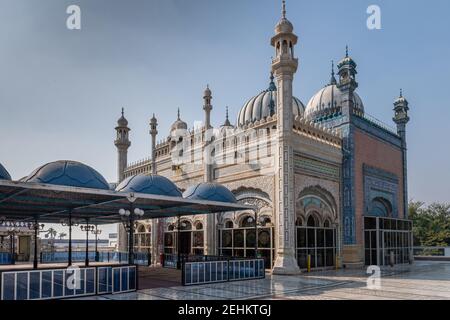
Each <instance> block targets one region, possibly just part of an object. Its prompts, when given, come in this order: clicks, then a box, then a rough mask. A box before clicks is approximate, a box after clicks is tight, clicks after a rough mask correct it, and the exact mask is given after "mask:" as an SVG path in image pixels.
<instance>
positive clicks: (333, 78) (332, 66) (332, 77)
mask: <svg viewBox="0 0 450 320" xmlns="http://www.w3.org/2000/svg"><path fill="white" fill-rule="evenodd" d="M336 83H337V81H336V78H335V77H334V61H333V60H331V80H330V85H333V84H336Z"/></svg>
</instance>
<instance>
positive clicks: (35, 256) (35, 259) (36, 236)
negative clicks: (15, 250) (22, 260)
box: [33, 218, 39, 269]
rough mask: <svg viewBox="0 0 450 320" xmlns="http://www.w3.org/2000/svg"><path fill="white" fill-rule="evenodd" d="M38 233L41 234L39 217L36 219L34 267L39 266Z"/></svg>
mask: <svg viewBox="0 0 450 320" xmlns="http://www.w3.org/2000/svg"><path fill="white" fill-rule="evenodd" d="M38 234H39V223H38V219H37V218H36V219H35V220H34V257H33V269H37V268H38V244H37V243H38Z"/></svg>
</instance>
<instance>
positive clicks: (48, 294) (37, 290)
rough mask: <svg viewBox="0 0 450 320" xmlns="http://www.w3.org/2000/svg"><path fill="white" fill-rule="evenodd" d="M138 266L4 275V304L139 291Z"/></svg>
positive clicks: (1, 292) (1, 286)
mask: <svg viewBox="0 0 450 320" xmlns="http://www.w3.org/2000/svg"><path fill="white" fill-rule="evenodd" d="M137 272H138V270H137V267H136V266H134V265H133V266H101V267H87V268H83V267H81V268H67V269H62V268H56V269H42V270H16V271H4V272H1V276H0V279H1V283H0V300H50V299H64V298H75V297H83V296H90V295H96V294H107V293H123V292H131V291H135V290H136V289H137Z"/></svg>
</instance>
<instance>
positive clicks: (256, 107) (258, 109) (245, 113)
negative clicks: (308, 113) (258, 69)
mask: <svg viewBox="0 0 450 320" xmlns="http://www.w3.org/2000/svg"><path fill="white" fill-rule="evenodd" d="M272 100H273V112H274V113H276V106H277V90H276V87H275V84H274V83H273V80H272V82H271V84H270V87H269V89H267V90H265V91H263V92H261V93H260V94H258V95H257V96H255V97H253V98H251V99H250V100H249V101H248V102H247V103H245V104H244V106H243V107H242V109H241V111H239V114H238V117H237V122H236V123H237V125H238V126H243V125H245V124H247V123H251V122H254V121H257V120H261V119H264V118H266V117H268V116H270V115H271V109H272V106H271V102H272ZM292 111H293V113H294V118H295V117H296V116H302V115H303V113H304V111H305V106H304V104H303V103H302V102H301V101H300V100H299V99H297V98H295V97H293V98H292Z"/></svg>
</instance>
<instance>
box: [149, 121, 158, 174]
mask: <svg viewBox="0 0 450 320" xmlns="http://www.w3.org/2000/svg"><path fill="white" fill-rule="evenodd" d="M157 128H158V120H157V119H156V118H155V114H153V117H152V118H151V119H150V135H151V136H152V174H156V135H157V134H158V130H157Z"/></svg>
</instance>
